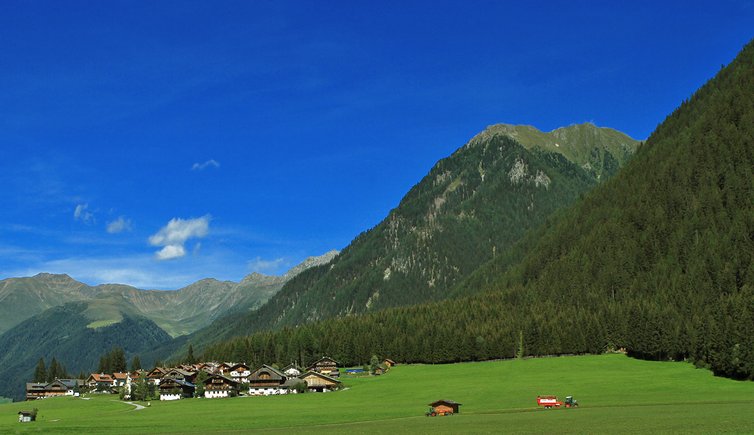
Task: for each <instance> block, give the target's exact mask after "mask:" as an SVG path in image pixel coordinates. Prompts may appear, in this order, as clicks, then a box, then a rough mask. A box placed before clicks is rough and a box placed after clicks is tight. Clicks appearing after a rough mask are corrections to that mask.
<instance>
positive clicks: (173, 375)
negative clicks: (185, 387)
mask: <svg viewBox="0 0 754 435" xmlns="http://www.w3.org/2000/svg"><path fill="white" fill-rule="evenodd" d="M195 378H196V372H189V371H186V370H183V369H170V370H169V371H168V372H167V373H165V374H164V375H163V376H162V380H161V381H160V383H162V382H164V381H165V380H166V379H177V380H181V381H186V382H189V383H193V382H194V379H195Z"/></svg>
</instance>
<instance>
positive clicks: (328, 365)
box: [307, 356, 340, 377]
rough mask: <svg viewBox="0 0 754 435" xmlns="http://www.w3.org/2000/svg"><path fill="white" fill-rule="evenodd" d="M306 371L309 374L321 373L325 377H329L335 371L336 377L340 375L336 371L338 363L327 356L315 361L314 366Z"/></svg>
mask: <svg viewBox="0 0 754 435" xmlns="http://www.w3.org/2000/svg"><path fill="white" fill-rule="evenodd" d="M307 370H308V371H310V372H317V373H322V374H323V375H327V376H331V374H332V373H333V372H336V371H337V372H338V375H340V372H339V371H338V362H337V361H335V360H334V359H332V358H330V357H327V356H325V357H322V358H320V359H319V360H317V361H315V362H314V364H312V365H311V366H309V368H307ZM336 376H337V375H336ZM331 377H332V376H331Z"/></svg>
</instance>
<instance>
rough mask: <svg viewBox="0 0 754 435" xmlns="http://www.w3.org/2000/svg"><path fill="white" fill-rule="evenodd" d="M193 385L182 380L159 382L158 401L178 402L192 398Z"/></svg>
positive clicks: (167, 379)
mask: <svg viewBox="0 0 754 435" xmlns="http://www.w3.org/2000/svg"><path fill="white" fill-rule="evenodd" d="M195 389H196V387H195V386H194V384H192V383H191V382H188V381H184V380H182V379H172V378H165V379H163V380H162V381H161V382H160V400H180V399H184V398H190V397H194V390H195Z"/></svg>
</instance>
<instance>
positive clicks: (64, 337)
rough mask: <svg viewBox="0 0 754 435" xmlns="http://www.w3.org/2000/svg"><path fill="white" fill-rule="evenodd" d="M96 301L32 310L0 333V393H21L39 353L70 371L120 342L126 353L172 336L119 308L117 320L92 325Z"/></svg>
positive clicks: (90, 366)
mask: <svg viewBox="0 0 754 435" xmlns="http://www.w3.org/2000/svg"><path fill="white" fill-rule="evenodd" d="M97 305H98V304H96V303H89V302H69V303H67V304H64V305H59V306H55V307H52V308H50V309H48V310H46V311H44V312H42V313H40V314H37V315H34V316H32V317H30V318H28V319H26V320H25V321H23V322H21V323H20V324H18V325H16V326H14V327H13V328H11V329H10V330H8V331H5V333H3V334H2V335H0V396H6V397H12V398H14V399H16V400H20V399H23V397H24V384H25V382H30V381H31V380H32V377H33V374H34V368H35V367H36V364H37V362H38V361H39V359H40V358H45V360H46V361H47V362H48V363H49V362H50V358H52V357H54V358H56V359H57V361H59V362H60V363H62V364H63V365H64V366H65V368H66V369H67V370H68V372H69V373H74V374H75V373H78V372H80V371H91V370H94V369H96V364H97V361H98V360H99V357H100V356H101V355H102V354H104V353H105V352H107V351H109V350H111V349H112V348H113V347H115V346H118V347H120V348H122V349H124V351H125V353H126V355H127V356H128V357H130V356H133V355H136V354H140V353H142V352H145V351H147V350H149V349H153V348H155V347H158V346H159V345H160V344H162V343H165V342H166V341H168V340H170V336H169V335H168V334H167V333H166V332H165V331H163V330H162V329H161V328H160V327H159V326H157V325H156V324H155V323H154V322H152V321H151V320H149V319H147V318H144V317H140V316H132V315H130V314H128V313H125V312H121V313H120V316H121V319H120V321H118V322H116V323H111V324H108V325H106V326H102V327H92V326H91V325H92V322H96V321H97V320H98V317H97V316H96V312H97V310H98V306H97Z"/></svg>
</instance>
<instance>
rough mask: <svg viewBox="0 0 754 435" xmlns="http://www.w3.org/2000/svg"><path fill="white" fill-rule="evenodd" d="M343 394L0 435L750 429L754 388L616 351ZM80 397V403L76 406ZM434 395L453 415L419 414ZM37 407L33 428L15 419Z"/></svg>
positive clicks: (80, 408) (81, 408) (130, 414)
mask: <svg viewBox="0 0 754 435" xmlns="http://www.w3.org/2000/svg"><path fill="white" fill-rule="evenodd" d="M341 378H342V380H343V381H344V384H345V385H346V389H345V390H343V391H338V392H333V393H324V394H322V393H320V394H317V393H307V394H300V395H290V396H271V397H238V398H232V399H215V400H207V399H188V400H181V401H177V402H159V401H152V402H151V406H149V407H148V408H145V409H142V410H135V408H134V406H132V405H129V404H126V403H123V402H120V401H118V400H117V397H114V396H102V395H90V396H89V397H86V398H72V397H65V398H54V399H46V400H41V401H36V402H26V403H10V404H2V405H0V433H27V432H44V433H134V434H140V433H206V432H222V433H245V432H250V431H254V432H256V431H259V432H280V433H302V432H318V433H380V432H382V433H395V432H397V433H485V432H487V433H489V432H496V433H500V432H505V433H542V432H551V431H557V432H560V433H640V432H645V433H646V432H652V433H658V432H659V433H663V432H664V433H721V432H731V433H754V412H752V411H754V383H752V382H739V381H733V380H729V379H723V378H716V377H714V376H712V374H711V373H710V372H709V371H707V370H702V369H696V368H694V366H693V365H691V364H688V363H673V362H649V361H639V360H634V359H631V358H628V357H626V356H623V355H617V354H616V355H600V356H577V357H560V358H537V359H524V360H512V361H494V362H478V363H464V364H448V365H405V366H397V367H395V368H393V369H392V370H391V371H390V372H388V373H387V374H386V375H383V376H377V377H354V378H352V377H349V376H347V375H343V376H342V377H341ZM544 394H555V395H558V397H560V398H561V399H563V398H565V396H567V395H573V396H575V397H576V399H578V401H579V404H580V407H579V408H575V409H554V410H543V409H538V408H537V406H536V396H537V395H544ZM86 399H88V400H86ZM438 399H450V400H454V401H456V402H460V403H462V404H463V405H462V406H461V412H460V413H459V414H458V415H454V416H448V417H425V416H424V412H425V411H426V410H427V408H428V406H427V404H428V403H430V402H433V401H435V400H438ZM33 407H37V408H38V409H39V415H38V421H36V422H33V423H24V424H22V423H19V422H18V415H17V413H18V411H20V410H26V409H31V408H33Z"/></svg>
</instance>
